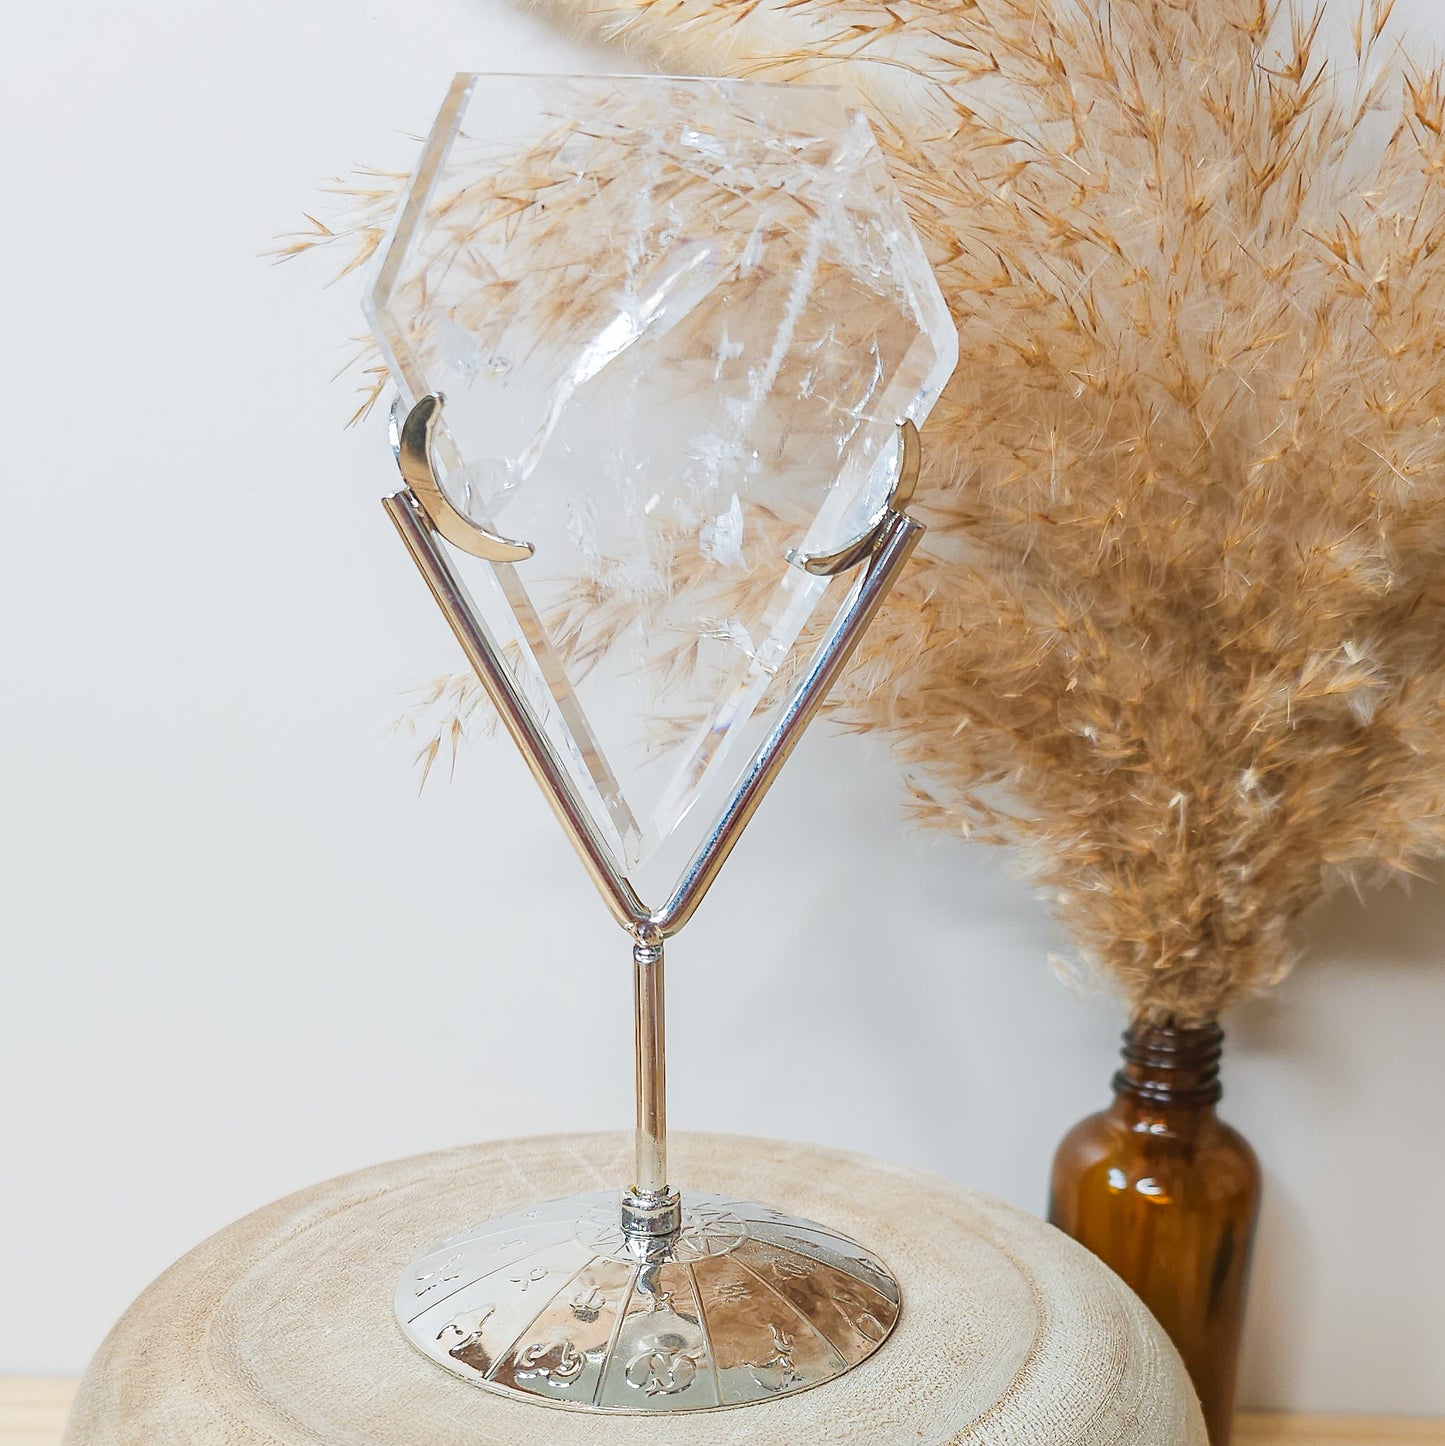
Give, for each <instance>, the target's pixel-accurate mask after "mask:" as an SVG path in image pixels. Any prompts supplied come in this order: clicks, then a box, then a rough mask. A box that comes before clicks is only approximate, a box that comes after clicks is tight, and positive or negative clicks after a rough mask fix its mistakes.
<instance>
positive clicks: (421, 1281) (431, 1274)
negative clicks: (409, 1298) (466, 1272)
mask: <svg viewBox="0 0 1445 1446" xmlns="http://www.w3.org/2000/svg"><path fill="white" fill-rule="evenodd" d="M461 1273H462V1258H461V1256H460V1255H454V1256H452V1258H451V1259H450V1260H444V1261H443V1262H442V1263H441V1264H440V1265H437V1266H434V1267H433V1268H432V1269H431V1270H428V1271H425V1272H424V1273H423V1274H421V1275H418V1276H417V1278H416V1293H417V1295H418V1297H420V1296H423V1295H427V1294H429V1293H430V1292H432V1291H434V1290H435V1289H436V1288H437V1287H438V1286H440V1285H446V1284H448V1283H449V1282H451V1281H453V1280H457V1279H459V1278H460V1277H461Z"/></svg>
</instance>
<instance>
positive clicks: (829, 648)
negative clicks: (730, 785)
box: [383, 395, 924, 941]
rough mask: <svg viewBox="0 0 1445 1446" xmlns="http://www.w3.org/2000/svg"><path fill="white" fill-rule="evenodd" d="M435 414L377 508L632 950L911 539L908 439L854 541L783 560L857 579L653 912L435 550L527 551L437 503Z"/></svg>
mask: <svg viewBox="0 0 1445 1446" xmlns="http://www.w3.org/2000/svg"><path fill="white" fill-rule="evenodd" d="M441 407H442V399H441V398H440V397H439V396H435V395H430V396H425V397H423V398H422V399H421V400H420V401H419V402H417V404H416V405H415V406H414V407H413V408H412V409H411V411H410V412H409V413H408V414H407V416H406V419H405V420H404V421H403V423H402V424H401V427H400V430H399V434H398V435H397V436H395V437H394V438H393V445H394V447H395V450H396V454H397V462H398V465H399V466H400V468H401V473H402V478H403V480H404V481H405V482H406V484H407V485H406V486H405V487H404V488H403V489H402V490H401V491H399V492H397V493H395V494H393V495H392V496H390V497H387V498H385V499H384V501H383V506H384V507H385V508H386V510H387V513H388V515H389V516H390V517H391V520H392V522H393V523H394V524H395V526H396V530H397V532H398V533H399V534H400V536H401V539H402V541H403V542H404V543H405V544H406V547H407V551H408V552H409V553H410V554H411V557H412V561H413V562H414V563H415V564H416V566H417V569H418V570H419V571H420V573H421V575H422V577H423V578H424V579H425V580H426V584H427V586H428V588H430V590H431V594H432V596H433V597H434V598H435V599H436V602H437V605H438V607H440V608H441V610H442V613H443V615H444V616H445V618H446V620H447V622H448V623H449V624H450V625H451V629H452V631H453V633H455V634H456V638H457V641H458V642H459V643H460V644H461V646H462V651H463V652H464V653H465V654H466V657H467V661H468V662H469V663H471V665H472V667H473V668H474V669H475V670H476V673H477V676H478V678H479V679H480V680H481V683H482V686H483V688H484V689H485V690H486V693H487V696H488V697H489V698H490V699H491V702H492V705H493V707H495V708H496V710H497V712H498V714H499V715H500V716H501V719H502V721H503V723H505V725H506V727H507V731H508V732H509V733H510V734H511V735H512V739H513V741H514V742H515V743H516V745H517V747H518V748H519V749H520V750H521V752H522V756H523V757H524V758H525V759H526V761H527V766H528V767H529V768H530V769H531V771H532V775H533V777H534V778H536V780H537V782H538V784H539V785H540V786H541V788H542V791H543V793H544V794H545V795H546V797H547V800H548V802H549V803H551V805H552V808H553V810H554V811H555V812H556V814H557V817H558V818H559V819H560V820H561V823H562V826H563V828H564V829H565V830H566V831H567V835H568V837H569V838H570V839H571V840H572V843H573V845H574V847H575V848H576V849H577V852H578V853H579V854H580V855H581V857H582V860H583V862H584V863H585V864H586V866H587V870H588V872H589V873H590V874H591V875H592V880H593V882H594V883H595V884H596V885H597V887H598V889H599V890H600V891H601V893H602V896H603V898H604V899H605V900H606V901H607V904H608V907H609V908H610V909H611V911H612V914H613V916H614V917H615V918H616V919H617V921H618V923H620V924H621V925H622V926H623V927H624V928H625V929H628V930H629V931H630V932H631V933H632V934H634V935H635V936H636V937H637V938H638V939H639V940H641V941H647V940H651V939H662V938H666V937H669V936H670V935H672V934H675V933H676V932H677V931H678V930H679V929H681V928H682V926H683V925H684V924H685V923H687V921H688V920H689V919H690V918H691V917H692V915H693V913H694V911H695V910H696V909H697V906H698V905H699V904H700V903H701V902H702V900H703V898H704V896H705V895H706V893H707V891H708V889H709V887H710V886H711V884H712V882H713V880H714V879H715V878H716V877H717V875H718V871H719V870H720V869H721V868H722V866H723V863H724V862H725V861H726V859H727V856H728V854H729V853H730V852H731V851H732V848H733V845H734V844H735V843H736V842H737V840H738V837H739V836H740V835H741V833H742V831H743V829H744V828H745V827H746V826H747V823H748V821H749V820H750V819H751V818H752V816H753V814H754V813H755V812H756V811H757V807H758V805H759V804H760V803H761V802H762V800H763V796H764V794H766V793H767V791H768V789H769V788H770V787H771V785H772V782H773V780H774V779H775V778H776V777H777V775H778V770H779V769H780V768H781V767H782V766H783V764H784V763H785V762H786V761H787V758H788V755H789V754H790V753H791V752H792V750H793V748H794V747H795V746H796V745H797V742H798V740H799V738H800V737H801V736H802V734H803V730H804V729H805V728H806V727H807V726H808V723H809V722H810V721H811V719H812V717H813V715H814V714H815V713H816V712H817V711H818V708H819V707H820V706H821V704H822V702H823V699H824V698H825V697H826V696H827V694H828V691H829V689H830V688H831V687H832V686H833V684H834V682H835V681H836V680H837V678H838V676H839V674H840V673H841V672H842V671H843V668H844V667H845V665H846V664H847V662H848V659H849V657H850V656H851V655H852V653H853V651H854V649H855V648H856V647H857V645H858V642H859V640H860V638H861V637H862V635H863V632H864V630H865V629H866V628H867V626H868V624H869V623H870V622H871V621H872V619H873V617H874V615H875V614H876V613H877V611H878V609H879V607H880V606H881V605H882V603H883V600H884V598H885V597H886V596H887V595H888V591H889V589H890V588H891V587H892V586H893V583H894V581H895V579H896V578H897V576H898V574H899V572H900V570H901V569H902V567H903V565H904V563H905V562H906V561H907V560H908V557H909V555H910V554H911V553H912V551H913V549H914V547H915V546H916V544H917V542H918V539H919V538H920V537H921V536H922V534H923V530H924V529H923V524H922V523H920V522H917V521H915V520H914V519H913V518H911V517H909V516H908V515H907V514H906V513H905V512H904V511H902V508H903V507H904V506H905V505H906V504H907V502H908V501H909V500H910V499H911V497H912V495H913V489H914V486H915V483H916V481H917V477H918V464H919V442H918V432H917V429H916V428H915V427H914V425H913V423H912V422H911V421H904V422H902V423H901V424H900V425H899V450H900V456H899V468H898V480H897V483H896V484H895V486H894V489H893V493H892V496H891V497H890V499H889V502H888V505H887V506H885V507H884V508H883V509H881V510H880V511H879V513H878V514H877V515H876V516H875V517H874V518H873V519H872V521H871V522H870V524H869V525H868V527H867V529H866V530H865V531H864V533H863V534H862V535H861V536H860V537H858V538H856V539H855V540H854V541H853V542H851V543H849V544H847V545H846V546H845V547H843V548H841V549H839V550H838V551H837V552H833V553H829V554H800V553H796V552H793V553H789V554H788V561H789V562H791V563H792V564H794V565H795V566H797V567H800V568H802V569H803V570H804V571H806V572H809V573H811V574H813V575H815V576H834V575H836V574H839V573H842V572H845V571H847V570H848V569H850V568H854V567H858V566H860V565H863V566H865V567H866V571H865V572H864V574H863V576H862V578H861V579H860V581H859V582H858V584H857V585H856V587H855V588H854V590H853V593H852V595H851V596H850V598H849V601H848V604H847V606H846V607H845V608H844V610H843V611H842V613H841V614H840V615H839V617H838V618H837V619H835V621H834V623H833V625H832V627H831V628H830V629H829V632H828V635H827V636H826V637H825V638H824V639H823V641H822V642H821V643H820V644H819V645H818V648H817V650H816V651H815V653H814V654H813V657H812V659H811V661H810V662H809V664H808V669H807V672H806V674H805V676H804V679H803V683H802V686H801V687H800V688H799V689H798V690H797V691H796V692H795V693H794V695H793V701H792V703H791V704H790V705H789V707H788V709H787V711H786V712H785V713H784V714H783V716H782V717H781V718H780V719H779V720H778V722H777V724H776V725H775V726H774V727H773V729H772V731H771V732H770V733H769V735H768V737H767V739H766V740H765V741H764V742H763V744H762V746H761V747H760V748H759V749H758V752H757V753H756V755H755V756H754V758H753V761H752V765H751V766H750V767H749V769H748V772H747V774H746V776H745V777H744V779H743V781H742V782H741V784H740V785H739V787H738V789H737V791H736V792H735V793H734V795H733V797H732V801H731V802H730V804H729V805H728V808H727V811H726V812H725V813H724V814H723V816H722V818H721V819H720V820H719V821H718V823H717V826H716V827H715V828H714V829H713V831H712V832H711V834H709V836H708V838H707V839H706V840H705V841H704V842H703V844H702V845H701V847H700V848H699V849H698V850H697V852H696V853H695V854H694V855H693V858H692V861H691V862H690V864H689V865H688V868H687V871H686V872H685V874H684V875H683V878H682V882H681V883H680V884H679V885H678V886H677V888H676V889H675V890H674V892H673V894H672V897H671V898H669V899H668V900H667V901H666V902H665V903H664V904H663V905H662V906H661V907H660V908H657V909H650V908H648V906H647V905H646V904H645V903H644V902H643V901H642V900H641V899H639V898H638V896H637V892H636V890H634V889H633V887H632V885H631V883H629V882H628V880H627V879H626V878H625V877H624V876H623V874H622V873H621V872H620V871H619V869H618V868H617V865H616V863H615V862H614V860H613V859H612V856H611V853H610V852H609V850H608V849H607V847H606V845H605V844H604V843H603V841H602V839H601V838H600V837H599V835H598V833H597V830H596V828H595V826H594V825H593V823H592V820H591V818H590V817H589V816H588V813H587V810H586V808H585V806H584V805H583V803H582V801H581V799H580V798H579V797H578V794H577V791H576V789H575V787H574V786H573V784H572V780H571V778H570V777H569V776H568V774H567V771H566V768H565V767H564V765H563V764H562V763H561V761H560V760H559V759H558V758H557V757H556V756H555V754H554V752H553V750H552V748H551V746H550V744H549V743H548V741H547V737H546V734H545V732H544V730H543V728H542V725H541V722H540V720H539V719H538V718H537V715H536V713H535V711H534V710H533V708H532V706H531V704H530V703H528V701H527V699H526V698H525V697H524V696H523V694H522V692H521V690H520V689H519V688H518V687H517V685H516V683H515V681H514V680H513V678H512V676H511V674H510V673H509V672H508V670H507V669H506V668H505V667H504V666H503V664H502V661H501V659H500V658H498V657H497V656H496V655H495V653H494V652H493V650H492V648H491V647H490V645H489V643H488V641H487V637H486V634H485V632H484V630H483V628H482V626H481V624H480V622H479V621H478V615H477V611H476V608H475V606H474V605H473V603H472V601H471V599H470V597H469V596H468V595H467V590H466V586H465V584H464V583H463V582H462V581H461V579H460V578H459V577H458V575H457V573H456V570H455V568H454V567H453V566H452V563H451V561H450V559H449V558H448V557H447V555H446V552H445V551H444V549H443V548H442V546H441V545H440V543H439V542H438V538H442V539H444V540H445V541H447V542H449V543H451V544H452V545H453V546H455V547H457V548H459V549H460V550H462V551H463V552H466V553H469V554H471V555H472V556H474V557H480V558H484V559H486V560H487V561H490V562H493V563H503V562H511V563H516V562H522V561H525V560H526V559H527V558H530V557H531V556H532V552H533V549H532V545H531V544H530V543H527V542H513V541H511V540H509V539H507V538H504V537H501V536H499V535H498V534H496V533H494V532H492V531H490V530H489V529H487V528H484V527H481V526H479V525H478V524H477V523H475V522H473V521H472V520H471V519H470V518H468V517H466V516H464V515H463V514H462V513H461V512H459V511H458V510H457V509H456V508H455V507H453V506H452V504H451V503H450V501H448V500H447V497H446V494H445V493H444V492H443V490H442V488H441V485H440V482H439V480H438V478H437V475H436V471H435V468H434V465H433V462H432V454H431V444H432V437H433V433H434V430H435V428H436V425H437V422H438V419H439V418H440V415H441Z"/></svg>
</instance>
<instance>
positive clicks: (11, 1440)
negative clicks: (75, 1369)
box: [0, 1376, 76, 1446]
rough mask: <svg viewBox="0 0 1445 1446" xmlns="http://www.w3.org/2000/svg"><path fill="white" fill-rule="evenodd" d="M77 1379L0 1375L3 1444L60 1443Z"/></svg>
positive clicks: (47, 1445)
mask: <svg viewBox="0 0 1445 1446" xmlns="http://www.w3.org/2000/svg"><path fill="white" fill-rule="evenodd" d="M75 1384H76V1383H75V1382H74V1381H64V1380H56V1379H53V1378H45V1377H36V1376H0V1446H59V1443H60V1433H61V1432H62V1431H63V1430H64V1429H65V1413H66V1412H67V1411H68V1410H69V1409H70V1401H71V1398H72V1397H73V1396H74V1395H75Z"/></svg>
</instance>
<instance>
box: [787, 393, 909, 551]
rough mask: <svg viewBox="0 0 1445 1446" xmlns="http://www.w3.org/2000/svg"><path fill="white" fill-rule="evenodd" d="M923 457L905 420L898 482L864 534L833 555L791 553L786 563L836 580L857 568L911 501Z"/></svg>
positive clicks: (901, 428) (901, 430)
mask: <svg viewBox="0 0 1445 1446" xmlns="http://www.w3.org/2000/svg"><path fill="white" fill-rule="evenodd" d="M922 453H923V448H922V446H921V445H920V443H919V440H918V428H917V427H915V426H914V425H913V423H912V422H911V421H908V420H906V419H905V420H904V421H902V422H900V423H899V424H898V480H897V481H896V482H895V483H894V484H893V491H892V493H891V494H890V495H889V498H888V501H887V502H886V503H884V505H883V506H882V507H881V508H880V509H879V511H878V512H877V513H876V514H875V515H874V517H873V520H872V521H871V522H870V523H869V524H868V526H867V528H866V530H865V531H863V532H862V533H861V534H860V535H859V536H857V537H855V538H854V539H853V540H852V542H846V543H844V544H843V546H842V547H840V548H839V549H838V550H837V551H836V552H797V551H792V552H789V553H788V555H787V556H788V561H789V562H790V563H792V564H793V566H794V567H800V568H802V570H803V571H804V572H807V573H811V574H812V575H813V576H814V577H836V576H837V575H838V574H839V573H840V572H847V571H848V569H849V568H850V567H857V566H858V564H859V563H860V562H862V561H863V559H864V558H865V557H867V556H868V555H869V554H870V553H871V552H872V551H873V550H874V549H875V548H876V547H877V546H878V544H879V543H880V542H881V541H882V539H883V535H884V533H885V531H886V530H887V527H888V523H889V521H890V520H891V519H892V518H893V517H896V516H897V515H898V514H899V513H901V512H902V511H903V509H904V508H905V507H907V506H908V504H909V503H910V502H911V501H912V500H913V493H914V489H915V488H917V486H918V465H919V461H920V459H921V457H922Z"/></svg>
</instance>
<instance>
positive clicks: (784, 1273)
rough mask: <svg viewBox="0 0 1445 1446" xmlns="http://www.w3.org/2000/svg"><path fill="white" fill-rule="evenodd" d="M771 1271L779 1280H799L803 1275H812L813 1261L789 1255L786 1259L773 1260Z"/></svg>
mask: <svg viewBox="0 0 1445 1446" xmlns="http://www.w3.org/2000/svg"><path fill="white" fill-rule="evenodd" d="M773 1273H774V1274H775V1275H776V1276H777V1277H778V1278H779V1279H780V1280H801V1279H802V1278H803V1277H804V1276H805V1275H812V1273H813V1262H812V1261H811V1260H804V1259H802V1258H801V1257H800V1256H797V1255H790V1256H789V1257H788V1258H787V1259H786V1260H775V1261H773Z"/></svg>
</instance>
